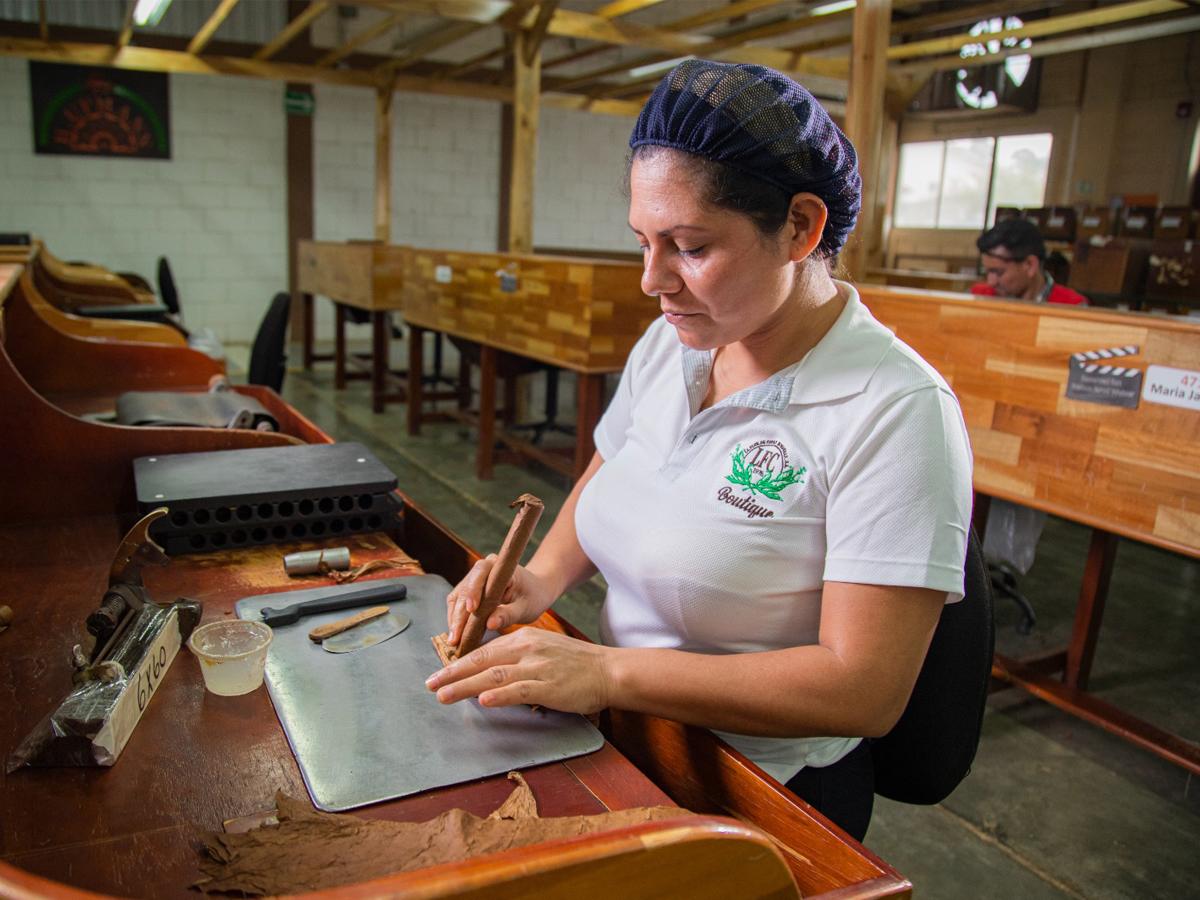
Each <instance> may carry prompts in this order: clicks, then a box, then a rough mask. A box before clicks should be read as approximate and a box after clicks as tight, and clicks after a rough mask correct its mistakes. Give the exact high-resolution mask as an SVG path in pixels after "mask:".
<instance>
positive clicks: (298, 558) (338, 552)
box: [283, 547, 350, 575]
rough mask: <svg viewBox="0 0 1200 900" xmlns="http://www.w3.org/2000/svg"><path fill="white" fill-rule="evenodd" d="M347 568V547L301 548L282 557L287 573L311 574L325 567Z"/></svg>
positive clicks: (343, 569)
mask: <svg viewBox="0 0 1200 900" xmlns="http://www.w3.org/2000/svg"><path fill="white" fill-rule="evenodd" d="M349 568H350V548H349V547H327V548H326V549H324V550H302V551H301V552H299V553H289V554H288V555H287V556H285V557H284V558H283V570H284V571H285V572H287V573H288V574H289V575H313V574H315V573H317V572H321V571H325V570H327V569H333V570H334V571H338V572H344V571H345V570H346V569H349Z"/></svg>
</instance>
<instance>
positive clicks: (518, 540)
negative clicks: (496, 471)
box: [432, 494, 545, 665]
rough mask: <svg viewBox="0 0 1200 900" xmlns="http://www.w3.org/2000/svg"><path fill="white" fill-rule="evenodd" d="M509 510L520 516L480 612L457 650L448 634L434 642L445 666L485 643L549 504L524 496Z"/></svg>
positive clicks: (465, 629)
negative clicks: (496, 612) (543, 512)
mask: <svg viewBox="0 0 1200 900" xmlns="http://www.w3.org/2000/svg"><path fill="white" fill-rule="evenodd" d="M509 507H511V508H516V510H517V514H516V516H514V517H513V522H512V525H511V526H510V527H509V529H508V535H507V536H506V537H505V538H504V545H503V546H502V547H501V548H500V552H499V554H497V556H496V564H495V565H494V566H492V571H491V572H490V573H489V575H488V580H487V583H486V584H485V585H484V586H483V596H482V597H481V598H480V601H479V609H477V610H475V611H474V612H473V613H471V614H470V616H468V617H467V624H466V625H465V626H464V627H463V632H462V635H461V636H460V637H459V639H458V646H457V647H454V646H452V645H451V644H450V643H449V637H450V636H449V634H448V633H442V634H439V635H436V636H435V637H434V638H433V639H432V640H433V646H434V649H435V650H437V654H438V657H439V658H440V659H441V661H442V665H448V664H449V663H450V662H451V661H453V660H455V659H458V658H459V657H462V656H466V655H467V654H468V653H470V652H471V651H472V650H474V649H475V648H476V647H478V646H479V644H480V643H481V642H482V641H483V634H484V632H485V631H486V630H487V620H488V619H489V618H491V615H492V613H494V612H495V611H496V608H497V607H499V606H500V603H501V601H502V600H503V599H504V591H505V589H506V588H507V587H508V583H509V582H510V581H512V577H513V573H515V572H516V571H517V565H518V564H519V563H520V562H521V556H522V555H523V554H524V553H525V547H526V546H527V545H528V544H529V539H530V538H531V537H532V536H533V529H534V528H536V527H537V523H538V519H540V518H541V516H542V510H543V509H545V504H543V503H542V501H541V500H539V499H538V498H537V497H535V496H533V494H522V495H521V496H520V497H518V498H517V499H516V500H514V501H513V502H512V503H510V504H509Z"/></svg>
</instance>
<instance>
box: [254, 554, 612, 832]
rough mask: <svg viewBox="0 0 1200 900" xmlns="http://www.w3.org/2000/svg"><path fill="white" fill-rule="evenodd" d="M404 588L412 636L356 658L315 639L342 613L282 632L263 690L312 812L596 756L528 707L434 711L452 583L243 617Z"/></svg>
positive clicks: (273, 602) (591, 747) (434, 578)
mask: <svg viewBox="0 0 1200 900" xmlns="http://www.w3.org/2000/svg"><path fill="white" fill-rule="evenodd" d="M389 581H396V582H401V583H403V584H404V585H406V586H407V588H408V597H407V598H406V599H404V600H399V601H396V602H393V603H389V604H388V607H389V608H390V609H391V611H393V612H396V613H399V614H402V615H405V616H408V617H409V618H410V619H412V626H411V627H409V628H408V629H406V630H405V631H404V632H403V633H402V634H399V635H397V636H396V637H394V638H392V639H391V640H389V641H386V642H384V643H382V644H377V645H375V646H373V647H366V648H363V649H361V650H355V651H354V652H352V653H326V652H325V651H324V650H322V649H321V647H320V646H319V645H318V644H316V643H314V642H313V641H311V640H309V638H308V632H309V631H310V630H312V629H313V628H315V627H316V626H318V625H323V624H325V623H326V622H333V621H336V620H337V619H339V618H342V617H344V616H345V615H346V611H345V610H339V611H336V612H331V613H321V614H318V615H314V616H308V617H306V618H302V619H301V620H300V621H299V622H297V623H296V624H294V625H285V626H281V627H279V628H276V629H274V631H275V639H274V641H273V642H272V643H271V649H270V652H269V654H268V656H267V672H266V679H267V689H268V690H269V691H270V694H271V701H272V703H274V705H275V712H276V714H277V715H278V716H279V721H280V722H281V723H282V724H283V730H284V733H285V734H286V735H287V739H288V743H289V744H290V745H291V747H292V752H293V753H294V754H295V756H296V762H297V763H298V764H299V766H300V772H301V774H302V775H303V777H304V783H305V785H306V786H307V787H308V793H309V795H310V796H311V797H312V801H313V804H314V805H315V806H316V807H317V808H318V809H321V810H325V811H326V812H342V811H345V810H349V809H355V808H356V807H359V806H366V805H367V804H370V803H378V802H381V801H383V800H393V799H395V798H397V797H405V796H408V795H409V794H416V793H419V792H421V791H427V790H430V789H431V788H437V787H445V786H447V785H451V784H459V783H461V782H464V781H471V780H473V779H476V778H485V777H487V776H489V775H498V774H501V773H504V772H508V771H511V770H513V769H521V768H525V767H528V766H536V765H540V764H542V763H548V762H557V761H559V760H563V759H568V758H570V757H573V756H581V755H583V754H585V753H591V752H593V751H595V750H598V749H600V747H601V746H602V745H603V743H604V738H603V736H602V735H601V734H600V732H599V731H597V730H596V728H595V727H593V726H592V724H591V723H590V722H589V721H588V720H587V719H585V718H584V717H583V716H579V715H575V714H568V713H560V712H554V711H552V710H544V709H543V710H533V709H531V708H529V707H527V706H516V707H506V708H503V709H484V708H483V707H482V706H480V705H479V703H478V702H477V701H475V700H466V701H462V702H459V703H455V704H453V705H450V706H443V705H442V704H440V703H438V701H437V697H435V696H434V694H433V693H432V692H431V691H429V690H427V689H426V688H425V679H426V678H427V677H428V676H429V675H431V674H432V673H434V672H435V671H437V670H438V669H439V668H441V663H440V662H439V661H438V658H437V654H436V653H435V652H434V649H433V644H431V643H430V640H429V639H430V637H431V636H432V635H434V634H439V633H441V632H443V631H445V630H446V594H447V593H449V591H450V587H451V586H450V584H449V583H447V581H446V580H445V579H444V578H442V577H440V576H438V575H410V576H406V577H403V578H397V579H379V580H375V579H373V580H371V581H370V582H359V583H357V584H350V585H342V586H331V587H322V588H315V589H309V590H300V591H287V592H284V593H277V594H263V595H259V596H255V597H244V598H242V599H241V600H239V601H238V602H237V603H236V604H235V606H234V609H235V610H236V612H237V615H238V617H239V618H242V619H259V618H261V615H260V612H259V611H260V610H262V609H263V608H264V607H268V606H274V607H281V606H288V605H290V604H292V603H298V602H302V601H304V600H311V599H313V598H314V597H317V596H322V595H328V594H331V593H342V592H345V591H353V590H360V589H361V588H362V587H364V585H366V584H370V585H372V586H374V585H379V584H386V583H387V582H389Z"/></svg>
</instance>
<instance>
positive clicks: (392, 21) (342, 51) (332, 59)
mask: <svg viewBox="0 0 1200 900" xmlns="http://www.w3.org/2000/svg"><path fill="white" fill-rule="evenodd" d="M408 16H409V14H408V13H406V12H395V13H392V14H391V15H389V16H384V17H383V18H382V19H380V20H379V21H378V22H376V23H375V24H374V25H371V26H370V27H368V28H364V29H363V30H362V31H360V32H358V33H357V34H355V35H354V36H353V37H351V38H350V39H349V40H347V41H346V42H345V43H343V44H342V45H341V46H340V47H336V48H335V49H333V50H330V51H329V52H328V53H326V54H325V55H324V56H322V57H321V58H320V59H318V60H317V65H318V66H332V65H333V64H334V63H336V62H337V61H338V60H339V59H345V58H346V57H347V56H349V55H350V54H351V53H353V52H354V51H355V50H357V49H358V48H359V47H363V46H365V45H367V44H369V43H371V41H373V40H375V39H376V38H378V37H382V36H383V35H385V34H387V33H388V32H389V31H391V30H393V29H394V28H395V27H396V26H397V25H399V24H400V23H401V22H403V21H404V20H405V19H407V18H408Z"/></svg>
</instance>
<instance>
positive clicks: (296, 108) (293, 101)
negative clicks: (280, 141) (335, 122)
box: [283, 91, 317, 116]
mask: <svg viewBox="0 0 1200 900" xmlns="http://www.w3.org/2000/svg"><path fill="white" fill-rule="evenodd" d="M316 105H317V100H316V98H315V97H314V96H313V95H312V94H310V93H309V92H308V91H285V92H284V94H283V108H284V110H285V111H286V112H287V114H288V115H289V116H311V115H312V114H313V109H314V108H315V107H316Z"/></svg>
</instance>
